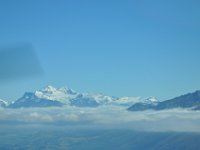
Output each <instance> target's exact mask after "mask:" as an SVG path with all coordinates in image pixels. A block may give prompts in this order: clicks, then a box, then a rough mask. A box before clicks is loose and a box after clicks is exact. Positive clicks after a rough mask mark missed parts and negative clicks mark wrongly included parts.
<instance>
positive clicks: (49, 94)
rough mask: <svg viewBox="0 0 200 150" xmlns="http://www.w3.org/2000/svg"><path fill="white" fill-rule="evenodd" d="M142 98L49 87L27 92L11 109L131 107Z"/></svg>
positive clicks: (152, 100) (150, 100) (148, 100)
mask: <svg viewBox="0 0 200 150" xmlns="http://www.w3.org/2000/svg"><path fill="white" fill-rule="evenodd" d="M141 101H142V99H141V98H140V97H120V98H116V97H112V96H106V95H103V94H88V93H79V92H76V91H74V90H72V89H70V88H66V87H62V88H55V87H53V86H47V87H45V88H43V89H41V90H37V91H35V92H26V93H25V94H24V96H23V97H21V98H20V99H18V100H16V101H14V102H13V103H12V104H10V106H9V107H14V108H15V107H21V106H22V107H31V106H32V107H47V106H54V105H55V106H63V105H70V106H77V107H97V106H105V105H114V106H127V107H129V106H131V105H133V104H135V103H138V102H141ZM144 101H145V102H146V103H147V102H148V103H149V102H155V101H156V99H155V98H153V97H151V98H149V99H146V100H144Z"/></svg>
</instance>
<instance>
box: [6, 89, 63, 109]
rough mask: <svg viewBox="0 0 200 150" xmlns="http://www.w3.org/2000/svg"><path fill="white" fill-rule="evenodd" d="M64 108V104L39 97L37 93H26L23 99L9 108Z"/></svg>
mask: <svg viewBox="0 0 200 150" xmlns="http://www.w3.org/2000/svg"><path fill="white" fill-rule="evenodd" d="M53 106H59V107H60V106H63V104H62V103H61V102H59V101H56V100H49V99H43V98H40V97H37V96H36V95H35V93H32V92H26V93H25V94H24V95H23V96H22V97H21V98H19V99H18V100H16V101H14V102H12V103H11V104H10V105H9V106H8V107H9V108H21V107H25V108H26V107H53Z"/></svg>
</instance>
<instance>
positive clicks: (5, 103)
mask: <svg viewBox="0 0 200 150" xmlns="http://www.w3.org/2000/svg"><path fill="white" fill-rule="evenodd" d="M7 105H8V103H7V102H6V101H4V100H2V99H0V107H3V108H4V107H6V106H7Z"/></svg>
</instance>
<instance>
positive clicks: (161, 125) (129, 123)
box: [0, 107, 200, 132]
mask: <svg viewBox="0 0 200 150" xmlns="http://www.w3.org/2000/svg"><path fill="white" fill-rule="evenodd" d="M10 122H12V123H23V124H24V123H25V124H52V125H54V124H59V125H63V126H73V127H76V126H82V127H87V126H93V127H107V128H125V129H134V130H145V131H194V132H200V112H199V111H190V110H183V109H172V110H164V111H143V112H129V111H126V109H125V108H123V107H99V108H76V107H65V108H28V109H0V123H4V124H6V123H10Z"/></svg>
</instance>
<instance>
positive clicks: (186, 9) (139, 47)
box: [0, 0, 200, 100]
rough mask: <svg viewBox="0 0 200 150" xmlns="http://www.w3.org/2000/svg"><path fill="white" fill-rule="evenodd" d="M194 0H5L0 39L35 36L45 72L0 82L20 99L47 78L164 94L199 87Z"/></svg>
mask: <svg viewBox="0 0 200 150" xmlns="http://www.w3.org/2000/svg"><path fill="white" fill-rule="evenodd" d="M199 7H200V2H198V1H196V0H168V1H164V0H152V1H148V0H142V1H139V0H123V1H122V0H121V1H118V0H85V1H83V0H77V1H73V0H65V1H64V0H59V1H56V0H48V1H47V0H40V1H39V0H34V1H31V0H29V1H25V0H19V1H15V0H12V1H11V0H1V1H0V20H1V23H0V45H5V44H7V45H8V44H11V45H12V44H15V43H23V42H26V43H27V42H28V43H31V44H32V45H33V46H34V48H35V50H36V52H37V54H38V57H39V59H40V62H41V65H42V67H43V69H44V75H42V76H39V77H34V78H26V79H20V80H16V81H10V82H8V83H3V84H1V85H0V97H1V98H4V99H12V100H13V99H16V98H18V97H20V96H21V95H22V94H23V93H24V91H34V90H36V89H38V88H42V87H44V86H46V85H49V84H51V85H54V86H56V87H59V86H69V87H71V88H73V89H75V90H78V91H80V92H92V93H99V92H100V93H104V94H107V95H114V96H125V95H126V96H142V97H146V96H151V95H152V96H156V97H158V98H159V99H161V100H165V99H169V98H172V97H174V96H178V95H179V94H184V93H187V92H192V91H194V90H197V89H200V70H199V64H200V59H199V56H200V28H199V26H200V17H199V16H200V9H199Z"/></svg>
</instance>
